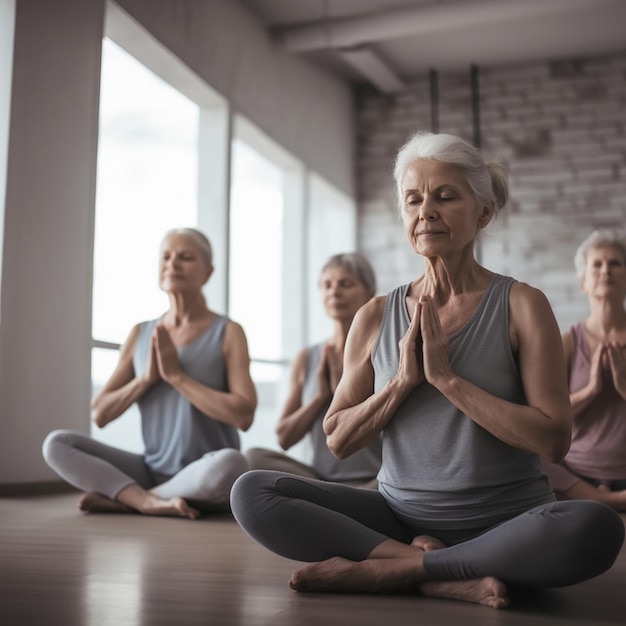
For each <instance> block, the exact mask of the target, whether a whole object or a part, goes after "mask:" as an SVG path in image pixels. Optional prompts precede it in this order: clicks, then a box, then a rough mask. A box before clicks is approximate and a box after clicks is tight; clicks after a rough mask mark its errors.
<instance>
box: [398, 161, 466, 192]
mask: <svg viewBox="0 0 626 626" xmlns="http://www.w3.org/2000/svg"><path fill="white" fill-rule="evenodd" d="M444 186H451V187H463V188H466V189H469V188H470V187H469V184H468V182H467V176H466V175H465V171H464V170H463V168H461V167H459V166H458V165H452V164H451V163H443V162H442V161H437V160H435V159H416V160H415V161H412V162H411V163H409V165H408V166H407V168H406V171H405V172H404V176H403V177H402V183H401V187H402V190H403V191H410V190H413V191H432V190H434V189H439V188H440V187H444Z"/></svg>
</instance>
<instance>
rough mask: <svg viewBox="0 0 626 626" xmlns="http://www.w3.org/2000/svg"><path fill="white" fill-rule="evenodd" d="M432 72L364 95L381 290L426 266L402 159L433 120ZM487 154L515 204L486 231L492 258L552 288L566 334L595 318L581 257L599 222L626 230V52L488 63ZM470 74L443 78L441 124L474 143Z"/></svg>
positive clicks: (362, 128)
mask: <svg viewBox="0 0 626 626" xmlns="http://www.w3.org/2000/svg"><path fill="white" fill-rule="evenodd" d="M429 89H430V88H429V82H428V80H427V78H425V79H424V80H423V81H419V80H418V81H415V83H413V84H412V85H411V89H410V90H409V91H408V92H407V93H403V94H401V95H397V96H385V95H380V94H377V93H374V92H373V91H371V90H368V89H366V88H362V89H359V90H358V91H357V95H356V100H357V110H358V118H357V119H358V159H357V166H358V173H357V180H358V181H359V216H360V224H359V246H360V249H361V250H362V252H364V253H365V254H367V256H368V257H369V258H370V260H371V261H372V263H373V264H374V266H375V268H376V270H377V274H378V278H379V284H380V287H379V292H380V293H386V292H387V291H388V290H389V289H391V288H393V287H394V286H396V285H398V284H400V283H401V282H405V281H408V280H411V279H413V278H415V276H417V275H418V273H419V272H420V271H421V269H422V267H423V265H422V262H421V259H419V258H417V257H416V256H415V254H414V253H413V252H412V251H411V250H410V248H409V246H408V243H407V242H406V241H405V239H404V234H403V232H402V228H401V226H400V223H399V220H398V217H397V211H396V200H395V195H394V186H393V178H392V173H391V172H392V167H393V159H394V156H395V153H396V151H397V149H398V148H399V147H400V145H402V143H403V142H404V141H405V140H406V139H407V137H408V136H409V135H410V134H411V133H412V132H414V131H416V130H418V129H422V130H429V129H430V126H431V106H430V91H429ZM479 93H480V126H481V140H482V149H483V153H484V154H485V156H487V157H488V158H498V159H499V160H501V161H502V162H503V163H504V164H505V165H506V167H507V169H508V171H509V174H510V181H509V182H510V191H511V200H510V202H509V205H508V206H507V207H506V209H505V210H504V212H503V213H502V214H501V215H500V217H499V219H498V220H497V222H495V223H494V224H492V225H491V226H490V227H489V228H488V229H487V231H486V232H485V235H484V237H483V240H482V242H481V244H480V249H479V250H478V255H479V258H480V261H481V262H482V263H483V264H484V265H485V266H487V267H488V268H489V269H492V270H493V271H496V272H501V273H504V274H510V275H512V276H515V277H516V278H518V279H519V280H523V281H526V282H528V283H530V284H532V285H534V286H536V287H538V288H540V289H541V290H542V291H544V293H545V294H546V295H547V297H548V298H549V300H550V302H551V304H552V307H553V309H554V312H555V315H556V317H557V321H558V322H559V325H560V326H561V329H563V330H564V329H566V328H567V327H569V326H570V325H571V324H572V323H573V322H575V321H577V320H579V319H581V318H583V317H584V316H585V315H586V314H587V301H586V298H585V297H584V296H583V295H582V294H581V293H580V290H579V288H578V281H577V279H576V275H575V271H574V266H573V257H574V252H575V250H576V247H577V246H578V244H579V243H580V242H581V241H582V239H584V238H585V237H586V236H587V235H588V234H589V233H590V232H591V230H593V229H594V228H597V227H603V226H616V225H619V226H622V225H623V226H624V227H626V55H624V56H616V57H611V58H602V59H589V60H582V61H581V60H576V61H571V62H559V63H552V64H550V63H545V64H539V65H527V66H516V67H507V68H498V69H482V68H481V69H480V72H479ZM472 116H473V113H472V102H471V80H470V71H469V69H468V71H467V72H466V73H463V74H460V73H459V74H440V75H439V131H440V132H448V133H453V134H457V135H461V136H462V137H464V138H465V139H467V140H469V141H472V138H473V132H474V130H473V124H472Z"/></svg>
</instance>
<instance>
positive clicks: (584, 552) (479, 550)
mask: <svg viewBox="0 0 626 626" xmlns="http://www.w3.org/2000/svg"><path fill="white" fill-rule="evenodd" d="M231 506H232V509H233V513H234V515H235V518H236V519H237V521H238V522H239V523H240V525H241V526H242V527H243V528H244V530H245V531H246V532H247V533H248V534H250V535H251V536H252V537H253V538H254V539H256V540H257V541H259V543H261V544H262V545H264V546H265V547H267V548H269V549H270V550H272V551H274V552H276V553H278V554H281V555H283V556H285V557H287V558H291V559H296V560H301V561H309V562H310V564H309V565H306V566H304V567H303V568H301V569H300V570H298V571H297V572H295V573H294V574H293V576H292V578H291V580H290V582H289V586H290V587H291V588H292V589H294V590H296V591H360V592H394V591H410V590H415V591H421V593H423V594H425V595H434V596H439V597H448V598H457V599H462V600H466V601H470V602H478V603H480V604H485V605H487V606H492V607H495V608H502V607H505V606H507V604H508V597H507V587H506V585H507V584H514V585H523V586H531V587H552V586H560V585H568V584H574V583H576V582H580V581H582V580H585V579H587V578H590V577H592V576H595V575H597V574H599V573H601V572H602V571H605V570H606V569H608V567H610V566H611V565H612V563H613V561H614V560H615V558H616V556H617V554H618V552H619V549H620V548H621V545H622V542H623V539H624V525H623V522H622V520H621V518H620V517H619V516H618V515H617V514H616V513H615V512H614V511H612V510H611V509H610V508H609V507H605V506H603V505H601V504H599V503H595V502H578V503H574V502H568V503H563V502H558V503H549V504H547V505H543V506H541V507H537V508H536V509H533V510H531V511H528V512H526V513H524V514H522V515H520V516H517V517H515V518H513V519H511V520H509V521H508V522H505V523H503V524H500V525H498V526H496V527H494V528H492V529H489V530H486V531H485V532H483V533H482V534H480V535H479V536H477V537H474V538H471V539H468V540H467V541H462V542H460V543H456V544H455V545H450V546H449V547H447V546H446V545H445V543H444V542H445V541H446V537H445V534H444V535H442V536H441V538H434V537H431V536H423V535H420V529H419V522H418V521H417V520H416V523H415V526H414V527H409V526H408V525H407V524H404V523H402V522H401V521H399V520H398V519H397V518H396V517H395V515H394V514H393V512H392V511H391V509H390V508H389V506H388V505H387V503H386V502H385V500H384V498H383V497H382V496H381V495H380V494H379V493H377V492H372V491H368V490H362V489H352V488H350V487H346V486H344V485H337V484H334V483H322V482H320V481H313V480H309V479H303V478H297V477H293V476H289V475H287V474H281V473H279V472H262V471H261V472H249V473H247V474H245V475H244V476H242V477H241V478H240V479H238V481H237V482H236V483H235V485H234V487H233V491H232V495H231ZM415 531H417V532H415ZM414 534H417V535H418V536H417V537H416V538H414V537H413V535H414ZM448 543H450V542H448Z"/></svg>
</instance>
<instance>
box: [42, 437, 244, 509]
mask: <svg viewBox="0 0 626 626" xmlns="http://www.w3.org/2000/svg"><path fill="white" fill-rule="evenodd" d="M43 456H44V459H45V460H46V462H47V463H48V465H49V466H50V467H51V468H52V469H53V470H54V471H55V472H56V473H57V474H59V476H61V477H62V478H64V479H65V480H66V481H67V482H68V483H70V485H73V486H74V487H77V488H78V489H81V490H82V491H95V492H97V493H99V494H102V495H103V496H105V497H107V498H109V499H110V500H115V499H116V498H117V496H118V495H119V493H120V492H121V491H122V490H123V489H125V488H126V487H129V486H130V485H133V484H137V485H139V486H140V487H143V488H144V489H152V488H154V487H157V486H158V495H159V497H161V498H164V499H166V500H169V499H170V498H173V497H176V496H179V497H181V498H184V499H185V500H187V501H188V502H189V503H190V504H193V505H194V506H196V507H199V508H204V509H211V508H213V507H215V506H216V505H217V508H220V507H221V508H224V505H225V504H226V505H227V504H228V500H229V495H230V489H231V487H232V485H233V483H234V482H235V480H236V479H237V478H238V477H239V476H240V475H241V474H243V473H244V472H245V471H246V470H247V469H248V463H247V461H246V458H245V457H244V456H243V454H242V453H241V452H239V450H234V449H232V448H223V449H222V450H215V451H213V452H207V453H206V454H205V455H204V456H202V457H201V458H199V459H198V460H196V461H193V462H192V463H190V464H189V465H187V466H186V467H184V468H183V469H182V470H180V472H178V473H177V474H175V475H174V476H171V477H168V476H161V475H156V474H154V473H153V472H152V471H151V470H150V468H149V467H148V465H147V464H146V463H145V461H144V458H143V456H142V455H141V454H135V453H133V452H127V451H126V450H120V449H119V448H115V447H113V446H109V445H107V444H104V443H101V442H99V441H96V440H95V439H92V438H91V437H88V436H86V435H82V434H80V433H76V432H74V431H71V430H55V431H53V432H51V433H50V434H49V435H48V436H47V437H46V439H45V441H44V443H43Z"/></svg>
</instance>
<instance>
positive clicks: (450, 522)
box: [372, 274, 554, 529]
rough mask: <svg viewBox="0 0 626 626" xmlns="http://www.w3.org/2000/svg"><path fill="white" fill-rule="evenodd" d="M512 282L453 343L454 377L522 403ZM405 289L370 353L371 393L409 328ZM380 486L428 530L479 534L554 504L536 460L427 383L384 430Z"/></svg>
mask: <svg viewBox="0 0 626 626" xmlns="http://www.w3.org/2000/svg"><path fill="white" fill-rule="evenodd" d="M513 282H515V281H514V279H512V278H509V277H506V276H501V275H497V274H496V275H494V277H493V279H492V281H491V283H490V284H489V286H488V288H487V290H486V291H485V294H484V295H483V297H482V300H481V302H480V304H479V305H478V307H477V309H476V311H475V312H474V314H473V315H472V316H471V318H470V319H469V320H468V321H467V323H466V324H465V325H464V326H463V327H462V328H460V329H459V330H458V331H456V332H455V333H453V334H452V335H451V336H450V337H449V358H450V364H451V366H452V369H453V370H454V372H455V373H456V374H458V375H459V376H461V377H462V378H464V379H466V380H468V381H469V382H471V383H473V384H474V385H476V386H478V387H480V388H481V389H484V390H486V391H488V392H489V393H490V394H493V395H494V396H497V397H499V398H503V399H505V400H508V401H510V402H514V403H517V404H523V403H525V394H524V389H523V387H522V383H521V379H520V374H519V371H518V368H517V365H516V363H515V359H514V356H513V353H512V350H511V346H510V341H509V292H510V289H511V285H512V284H513ZM408 288H409V285H408V284H407V285H403V286H401V287H398V288H397V289H395V290H394V291H392V292H391V293H390V294H389V295H388V296H387V300H386V303H385V309H384V313H383V318H382V324H381V330H380V334H379V337H378V340H377V343H376V345H375V348H374V352H373V354H372V364H373V368H374V374H375V381H374V387H375V390H376V391H378V390H380V389H381V388H382V387H383V386H384V384H385V383H386V381H387V380H388V379H389V378H390V377H391V376H393V375H394V374H395V373H396V371H397V368H398V342H399V341H400V339H401V338H402V337H403V336H404V335H405V333H406V331H407V329H408V327H409V322H410V319H409V315H408V312H407V307H406V295H407V291H408ZM378 480H379V483H380V485H379V488H380V491H381V493H382V495H383V496H384V497H385V498H386V500H387V501H388V503H389V505H390V506H391V507H392V508H393V509H394V510H395V511H396V513H397V514H398V516H399V517H400V518H404V519H406V520H407V521H411V520H412V521H415V520H416V519H418V520H424V521H425V522H427V524H428V526H429V527H430V528H442V529H444V528H445V529H464V528H476V527H479V526H485V525H489V524H492V523H497V522H499V521H502V520H504V519H508V518H509V517H511V516H513V515H516V514H518V513H521V512H522V511H525V510H527V509H529V508H531V507H533V506H537V505H539V504H543V503H546V502H551V501H553V500H554V494H553V493H552V490H551V489H550V487H549V485H548V482H547V480H546V478H545V476H543V475H542V469H541V462H540V459H539V456H538V455H536V454H533V453H530V452H527V451H524V450H520V449H517V448H514V447H512V446H509V445H508V444H506V443H504V442H503V441H501V440H499V439H498V438H496V437H494V436H493V435H492V434H490V433H489V432H488V431H487V430H485V429H484V428H482V427H481V426H479V425H478V424H476V423H475V422H474V421H473V420H471V419H470V418H469V417H467V416H466V415H464V414H463V413H461V411H459V410H458V409H457V408H456V407H455V406H454V405H453V404H452V403H451V402H449V401H448V400H447V399H446V398H445V396H443V395H442V394H441V393H440V392H439V391H438V390H437V389H436V388H435V387H433V386H432V385H430V384H429V383H428V382H423V383H422V384H420V385H418V386H417V387H416V388H415V389H414V390H413V391H412V392H411V393H410V395H409V396H408V397H407V399H406V400H405V401H404V402H403V403H402V405H401V406H400V408H399V409H398V411H397V412H396V414H395V415H394V417H393V418H392V419H391V421H390V422H389V423H388V425H387V427H386V428H385V429H384V432H383V464H382V468H381V471H380V473H379V476H378Z"/></svg>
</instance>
